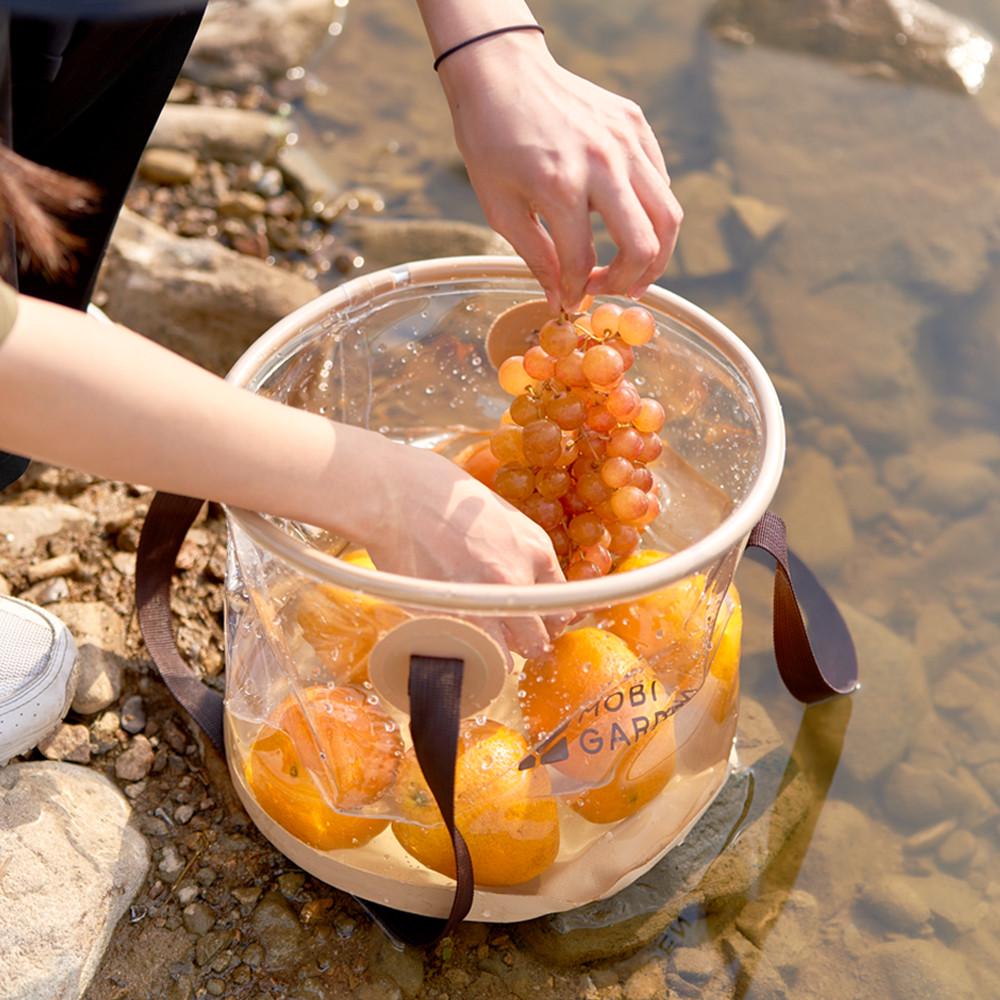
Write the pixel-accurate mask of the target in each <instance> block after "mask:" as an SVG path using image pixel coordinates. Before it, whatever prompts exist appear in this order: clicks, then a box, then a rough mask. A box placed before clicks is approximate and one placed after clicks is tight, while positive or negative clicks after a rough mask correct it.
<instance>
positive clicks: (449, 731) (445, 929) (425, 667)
mask: <svg viewBox="0 0 1000 1000" xmlns="http://www.w3.org/2000/svg"><path fill="white" fill-rule="evenodd" d="M464 669H465V664H464V663H463V662H462V661H461V660H453V659H449V658H446V657H438V656H411V657H410V678H409V695H410V735H411V736H412V737H413V750H414V753H416V755H417V763H419V764H420V770H421V771H423V774H424V778H425V779H426V781H427V785H428V787H429V788H430V790H431V794H432V795H433V796H434V801H435V802H436V803H437V806H438V809H439V810H440V811H441V818H442V819H443V820H444V825H445V829H447V831H448V836H449V837H450V838H451V846H452V850H453V851H454V853H455V876H456V877H455V896H454V898H453V899H452V903H451V912H450V913H449V914H448V916H447V917H446V918H444V919H439V918H436V917H420V916H414V914H412V913H402V912H400V911H399V910H393V909H390V908H389V907H387V906H382V905H380V904H378V903H371V902H364V903H363V905H364V907H365V909H366V910H368V912H369V913H370V914H371V915H372V917H373V918H374V919H375V920H377V921H378V923H379V925H380V926H381V927H382V929H383V930H385V931H386V932H387V933H388V934H390V935H391V936H392V937H395V938H397V939H398V940H400V941H402V942H404V943H406V944H415V945H426V944H434V943H436V942H437V941H440V940H441V939H442V938H446V937H448V936H449V935H450V934H452V933H453V932H454V930H455V929H456V928H457V927H458V925H459V924H460V923H461V922H462V921H463V920H464V919H465V917H466V916H467V915H468V912H469V909H470V908H471V907H472V896H473V887H474V883H475V878H474V875H473V871H472V858H471V857H470V856H469V848H468V847H467V846H466V843H465V840H464V838H463V837H462V834H461V833H459V831H458V827H456V826H455V760H456V757H457V754H458V731H459V720H460V719H461V700H462V674H463V672H464Z"/></svg>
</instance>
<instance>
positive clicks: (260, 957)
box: [243, 942, 264, 969]
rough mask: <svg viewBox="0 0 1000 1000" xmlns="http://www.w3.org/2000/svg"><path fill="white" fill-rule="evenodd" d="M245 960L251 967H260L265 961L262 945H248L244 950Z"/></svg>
mask: <svg viewBox="0 0 1000 1000" xmlns="http://www.w3.org/2000/svg"><path fill="white" fill-rule="evenodd" d="M243 961H244V962H246V964H247V965H249V966H250V968H251V969H259V968H260V966H261V965H262V964H263V962H264V948H263V946H262V945H259V944H257V943H256V942H254V944H251V945H249V946H248V947H247V950H246V951H244V952H243Z"/></svg>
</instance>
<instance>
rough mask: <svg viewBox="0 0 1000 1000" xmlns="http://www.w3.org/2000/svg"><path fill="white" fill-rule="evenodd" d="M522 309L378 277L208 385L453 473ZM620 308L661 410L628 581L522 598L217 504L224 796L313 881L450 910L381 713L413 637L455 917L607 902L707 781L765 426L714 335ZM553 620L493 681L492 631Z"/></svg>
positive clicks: (642, 374)
mask: <svg viewBox="0 0 1000 1000" xmlns="http://www.w3.org/2000/svg"><path fill="white" fill-rule="evenodd" d="M538 295H539V290H538V286H537V284H536V283H535V282H534V281H533V279H532V278H531V276H530V274H529V272H528V270H527V268H526V267H525V266H524V264H523V263H522V262H521V261H520V260H518V259H517V258H512V257H465V258H448V259H442V260H432V261H423V262H419V263H414V264H410V265H406V266H400V267H395V268H391V269H388V270H384V271H379V272H377V273H374V274H370V275H366V276H363V277H359V278H356V279H354V280H352V281H349V282H347V283H345V284H344V285H342V286H340V287H339V288H337V289H335V290H333V291H331V292H329V293H327V294H325V295H323V296H321V297H320V298H318V299H316V300H315V301H313V302H311V303H309V304H307V305H306V306H303V307H302V308H301V309H299V310H297V311H296V312H295V313H293V314H292V315H291V316H289V317H287V318H286V319H284V320H283V321H281V322H280V323H278V324H277V325H276V326H275V327H273V328H272V329H271V330H270V331H269V332H268V333H266V334H265V335H264V336H263V337H261V338H260V340H258V341H257V342H256V343H255V344H254V345H253V346H252V347H251V348H250V349H249V350H248V351H247V352H246V354H245V355H244V356H243V357H242V358H241V359H240V361H239V362H238V363H237V364H236V366H235V367H234V368H233V370H232V372H231V373H230V375H229V380H230V381H231V382H234V383H236V384H239V385H242V386H245V387H247V388H248V389H250V390H252V391H254V392H257V393H260V394H262V395H266V396H268V397H271V398H274V399H278V400H281V401H283V402H285V403H287V404H289V405H293V406H298V407H303V408H305V409H308V410H311V411H314V412H317V413H321V414H325V415H326V416H328V417H329V418H331V419H334V420H338V421H342V422H346V423H351V424H356V425H361V426H365V427H368V428H370V429H372V430H375V431H378V432H379V433H382V434H385V435H388V436H390V437H392V438H395V439H397V440H399V441H402V442H406V443H408V444H410V445H412V446H414V447H421V448H433V449H435V450H437V451H439V452H441V453H443V454H445V455H446V456H449V457H452V458H459V459H461V458H462V457H463V456H464V455H467V454H468V453H469V450H470V446H471V445H474V444H476V443H477V442H479V441H482V440H486V439H487V437H488V435H489V433H490V432H491V431H492V430H494V429H495V428H496V427H497V425H498V422H499V421H500V418H501V416H502V414H503V413H504V411H505V409H506V408H507V406H508V405H509V403H510V397H509V396H508V395H507V394H505V393H504V392H503V391H502V389H501V388H500V387H499V385H498V384H497V377H496V371H495V370H494V368H493V366H492V365H491V364H490V362H489V360H488V358H487V356H486V353H485V350H484V337H485V334H486V332H487V330H488V328H489V326H490V324H491V322H492V321H493V320H494V318H495V317H496V316H497V315H499V314H500V313H502V312H503V311H504V310H506V309H508V308H509V307H511V306H512V305H515V304H517V303H519V302H523V301H527V300H531V299H537V298H538ZM620 304H622V305H628V304H630V303H627V302H624V301H622V302H621V303H620ZM642 304H643V305H644V306H645V307H646V308H648V309H649V310H650V311H651V312H652V313H653V316H654V318H655V320H656V324H657V328H658V335H657V336H656V337H655V338H654V340H653V341H651V342H650V343H649V344H647V345H645V346H644V347H642V348H637V349H636V362H635V367H634V369H632V371H630V373H629V375H630V376H631V377H633V378H634V381H635V382H636V384H637V386H638V387H639V388H640V391H641V392H642V393H643V394H644V395H648V396H652V397H654V398H656V399H657V400H659V401H660V402H661V403H662V405H663V406H664V408H665V411H666V414H667V421H666V424H665V426H664V428H663V430H662V432H661V437H662V439H663V441H664V445H665V447H664V450H663V453H662V455H661V456H660V457H659V459H658V460H657V461H656V462H655V463H654V465H653V466H652V467H651V468H652V470H653V472H654V473H655V475H656V477H657V478H658V480H659V483H660V487H659V488H660V495H661V498H662V499H663V500H664V503H663V511H662V514H661V515H660V517H659V518H658V519H657V521H656V522H654V523H653V524H652V525H650V526H649V527H648V528H647V529H646V531H645V532H644V535H643V539H642V543H641V551H642V552H643V553H648V554H647V555H642V556H640V557H639V558H638V559H633V560H632V563H630V565H632V564H637V565H638V568H634V569H630V570H627V571H616V572H612V573H611V574H609V575H607V576H604V577H602V578H599V579H593V580H584V581H578V582H570V583H551V584H536V585H534V586H530V587H515V586H506V585H500V584H483V583H476V584H467V583H463V582H462V581H461V580H453V581H442V580H424V579H418V578H414V577H408V576H401V575H394V574H390V573H385V572H380V571H378V570H376V569H375V568H374V567H373V566H372V564H371V563H370V561H368V560H367V559H366V558H365V555H364V553H363V552H361V551H359V546H358V544H357V542H356V540H353V539H343V538H334V537H330V536H329V535H327V534H325V533H323V532H321V531H319V530H317V529H316V528H314V527H311V526H308V525H300V524H294V523H289V522H285V521H281V520H278V519H274V518H271V517H267V516H262V515H260V514H255V513H251V512H248V511H243V510H229V511H228V515H229V527H230V546H229V564H228V568H227V580H226V590H227V600H226V656H227V688H226V701H225V704H226V742H227V752H228V759H229V762H230V769H231V772H232V777H233V781H234V783H235V786H236V788H237V791H238V793H239V795H240V797H241V799H242V801H243V803H244V805H245V806H246V808H247V810H248V811H249V813H250V815H251V817H252V818H253V820H254V821H255V822H256V824H257V825H258V826H259V827H260V829H261V830H262V831H263V832H264V834H265V835H266V836H267V837H268V839H270V840H271V841H272V843H274V844H275V846H277V847H278V848H279V849H280V850H281V851H282V852H283V853H284V854H285V855H286V856H288V857H289V858H291V859H292V860H293V861H295V862H296V863H297V864H298V865H300V866H301V867H302V868H304V869H305V870H307V871H309V872H311V873H312V874H314V875H315V876H317V877H319V878H321V879H323V880H324V881H326V882H328V883H330V884H331V885H334V886H337V887H339V888H341V889H344V890H346V891H349V892H351V893H354V894H355V895H358V896H360V897H362V898H365V899H370V900H373V901H375V902H379V903H384V904H388V905H390V906H394V907H397V908H399V909H403V910H408V911H410V912H413V913H422V914H427V915H433V916H442V915H445V914H447V912H448V910H449V907H450V905H451V901H452V897H453V892H454V881H453V877H452V876H453V875H454V867H453V860H452V854H451V846H450V842H449V841H448V839H447V837H446V834H445V831H444V829H443V827H442V825H441V823H440V814H439V813H438V812H437V810H436V807H435V806H434V804H433V801H432V800H431V799H430V796H429V795H428V792H427V788H426V786H425V785H424V783H423V780H422V777H421V774H420V771H419V767H418V766H417V764H416V762H415V760H414V755H413V750H412V747H411V738H410V732H409V725H408V722H409V720H408V717H407V714H406V704H407V703H406V699H405V682H406V673H407V669H408V663H409V660H408V656H409V655H410V654H414V653H415V654H422V655H429V656H436V655H442V650H441V649H439V648H438V646H437V645H436V643H437V642H438V640H439V639H440V640H441V641H442V642H443V643H444V647H446V648H445V649H444V651H443V652H444V653H445V654H448V655H462V656H465V653H463V652H461V651H462V650H465V651H466V652H467V653H468V656H467V657H466V659H467V667H468V668H469V669H467V672H466V684H467V686H468V688H467V690H464V699H463V703H462V708H463V715H464V716H465V717H464V719H463V721H462V729H461V734H462V735H461V739H460V747H459V757H458V763H457V766H456V771H455V774H456V800H455V801H456V816H457V825H458V828H459V830H460V831H461V832H462V833H463V835H464V836H465V839H466V841H467V842H468V844H469V847H470V851H471V854H472V858H473V863H474V868H475V875H476V892H475V898H474V901H473V906H472V910H471V912H470V914H469V916H470V918H471V919H478V920H486V921H489V920H500V921H513V920H521V919H527V918H530V917H534V916H537V915H540V914H543V913H550V912H557V911H560V910H565V909H568V908H571V907H574V906H577V905H581V904H583V903H585V902H588V901H591V900H594V899H598V898H604V897H607V896H610V895H611V894H613V893H614V892H616V891H617V890H619V889H621V888H622V887H624V886H625V885H627V884H628V883H629V882H631V881H633V880H634V879H636V878H638V877H639V876H640V875H641V874H642V873H643V872H645V871H646V870H648V869H649V868H650V867H651V866H652V865H653V864H655V863H656V862H657V861H658V860H659V859H660V858H661V857H662V856H663V855H664V854H665V853H666V852H667V851H668V850H669V849H670V848H671V847H672V846H674V845H675V844H677V843H679V842H680V841H681V840H682V839H683V838H684V836H685V835H686V833H687V832H688V831H689V830H690V829H691V827H692V826H693V825H694V823H695V822H696V821H697V819H698V818H699V816H700V815H701V814H702V813H703V812H704V810H705V809H706V808H707V807H708V805H709V804H710V803H711V801H712V799H713V798H714V797H715V795H716V794H717V793H718V791H719V790H720V788H721V787H722V785H723V783H724V781H725V779H726V777H727V775H728V773H729V768H730V766H731V751H732V747H733V740H734V735H735V728H736V719H737V711H738V689H739V673H738V669H737V668H738V661H739V641H740V627H741V622H742V613H741V609H740V605H739V597H738V594H737V593H736V590H735V587H733V586H732V585H731V584H732V579H733V574H734V572H735V569H736V566H737V563H738V562H739V559H740V556H741V553H742V551H743V548H744V546H745V543H746V539H747V536H748V534H749V532H750V530H751V528H752V527H753V525H754V524H755V523H756V521H757V520H758V519H759V518H760V517H761V515H762V514H763V513H764V511H765V509H766V508H767V505H768V504H769V502H770V500H771V498H772V496H773V494H774V491H775V489H776V487H777V483H778V479H779V476H780V473H781V467H782V461H783V455H784V428H783V423H782V419H781V413H780V407H779V403H778V399H777V396H776V393H775V391H774V388H773V386H772V385H771V382H770V380H769V379H768V377H767V375H766V373H765V372H764V370H763V368H762V366H761V365H760V363H759V362H758V361H757V359H756V358H755V357H754V356H753V355H752V353H751V352H750V351H749V350H748V348H747V347H746V346H745V345H744V344H743V343H742V342H741V341H740V340H739V339H738V337H737V336H736V335H735V334H734V333H732V332H731V331H730V330H728V329H727V328H726V327H725V326H723V325H722V324H721V323H719V322H718V321H717V320H716V319H714V318H713V317H711V316H710V315H708V314H707V313H705V312H704V311H702V310H701V309H699V308H697V307H696V306H694V305H692V304H691V303H689V302H687V301H685V300H684V299H682V298H680V297H678V296H676V295H674V294H672V293H670V292H668V291H666V290H664V289H661V288H658V287H655V286H654V287H653V288H651V289H650V290H649V292H648V293H647V294H646V295H645V296H644V298H643V300H642ZM289 446H290V447H294V442H290V443H289ZM344 489H345V490H349V489H350V484H348V483H345V484H344ZM385 490H386V491H388V495H390V496H392V495H393V483H392V481H391V478H390V479H388V480H387V482H386V483H385ZM396 499H397V501H398V502H399V503H405V502H406V497H405V496H400V497H398V498H396ZM336 502H337V498H336V497H335V496H333V497H331V503H336ZM657 554H660V555H662V558H661V557H659V556H658V555H657ZM557 612H562V613H564V614H566V615H567V617H571V618H572V620H571V622H570V624H569V625H568V628H567V632H566V633H565V634H564V635H563V636H562V637H560V638H559V639H558V640H557V641H556V643H555V646H554V648H553V650H552V651H550V652H548V653H545V654H543V655H542V656H536V657H534V658H532V659H530V660H528V661H525V660H524V659H523V658H522V657H521V656H518V655H516V654H515V655H514V656H513V664H512V665H510V664H508V665H507V666H506V668H505V667H504V666H500V667H499V668H498V667H497V658H496V656H495V655H493V654H495V653H496V645H495V643H494V642H493V640H492V639H491V638H490V637H491V636H495V635H496V622H497V620H498V619H501V618H502V619H504V620H505V621H507V622H508V623H510V622H516V621H517V620H518V619H519V618H521V617H528V616H545V615H552V614H554V613H557ZM451 629H454V630H455V634H454V635H451V632H450V630H451ZM515 631H516V629H515ZM507 634H510V633H509V632H508V633H507ZM449 635H451V638H450V639H449V638H448V636H449ZM442 636H443V637H444V638H443V639H442ZM455 643H457V644H458V647H457V648H458V649H459V650H460V652H459V653H458V654H453V651H454V649H455V648H456V646H455ZM477 643H478V644H479V646H477ZM463 644H464V645H463ZM449 651H452V652H449ZM491 657H492V658H491ZM499 662H501V663H502V660H501V661H499ZM376 665H377V666H378V668H379V672H378V676H377V677H375V676H374V667H375V666H376ZM401 692H403V693H402V694H401Z"/></svg>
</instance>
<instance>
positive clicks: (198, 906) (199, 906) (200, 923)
mask: <svg viewBox="0 0 1000 1000" xmlns="http://www.w3.org/2000/svg"><path fill="white" fill-rule="evenodd" d="M182 916H183V919H184V928H185V930H187V931H189V932H190V933H191V934H198V935H201V934H207V933H208V932H209V931H210V930H211V929H212V928H213V927H214V926H215V914H214V913H213V912H212V908H211V907H210V906H209V905H208V904H207V903H188V905H187V906H185V907H184V911H183V913H182Z"/></svg>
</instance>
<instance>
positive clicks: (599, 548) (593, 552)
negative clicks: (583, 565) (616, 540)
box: [580, 545, 611, 576]
mask: <svg viewBox="0 0 1000 1000" xmlns="http://www.w3.org/2000/svg"><path fill="white" fill-rule="evenodd" d="M580 557H581V558H582V559H584V560H585V561H586V562H589V563H593V564H594V565H595V566H596V567H597V568H598V569H599V570H600V571H601V576H604V575H605V574H606V573H610V572H611V553H610V552H609V551H608V550H607V549H606V548H605V547H604V546H603V545H584V546H582V547H581V548H580Z"/></svg>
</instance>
